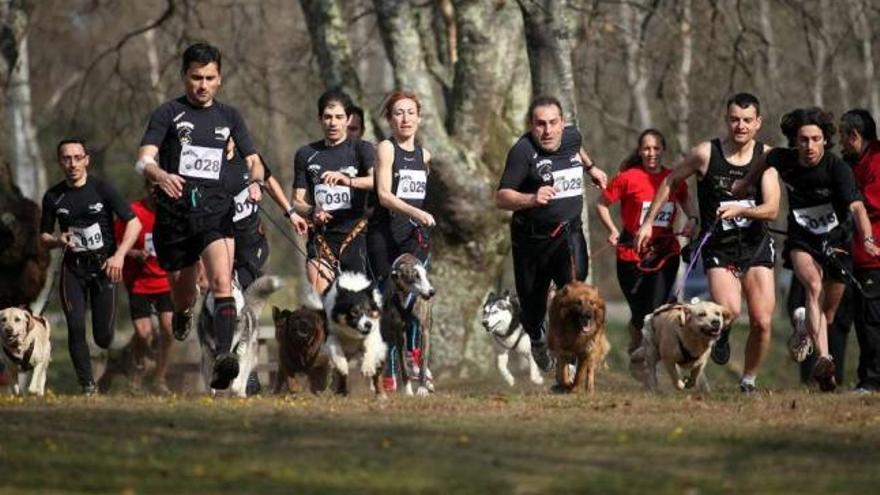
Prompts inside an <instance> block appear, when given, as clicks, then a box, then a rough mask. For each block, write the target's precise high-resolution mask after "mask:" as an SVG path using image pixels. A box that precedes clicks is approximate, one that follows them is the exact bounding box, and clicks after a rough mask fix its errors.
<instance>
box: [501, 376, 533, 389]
mask: <svg viewBox="0 0 880 495" xmlns="http://www.w3.org/2000/svg"><path fill="white" fill-rule="evenodd" d="M532 381H534V380H532ZM504 383H506V384H507V386H508V387H512V386H514V385H516V380H514V379H513V377H511V378H507V377H504Z"/></svg>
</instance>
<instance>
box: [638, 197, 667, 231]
mask: <svg viewBox="0 0 880 495" xmlns="http://www.w3.org/2000/svg"><path fill="white" fill-rule="evenodd" d="M650 209H651V202H650V201H643V202H642V215H641V216H640V217H639V225H642V223H644V222H645V217H646V216H647V215H648V210H650ZM674 214H675V203H673V202H672V201H667V202H665V203H663V207H662V208H660V211H658V212H657V216H656V217H654V223H653V226H654V227H669V224H670V223H672V215H674Z"/></svg>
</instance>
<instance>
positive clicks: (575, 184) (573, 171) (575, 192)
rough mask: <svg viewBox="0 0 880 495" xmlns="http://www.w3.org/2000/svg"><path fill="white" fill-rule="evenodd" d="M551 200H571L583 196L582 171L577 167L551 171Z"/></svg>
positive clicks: (581, 168)
mask: <svg viewBox="0 0 880 495" xmlns="http://www.w3.org/2000/svg"><path fill="white" fill-rule="evenodd" d="M553 189H556V196H553V199H562V198H573V197H576V196H582V195H583V194H584V169H583V167H581V166H580V165H578V166H577V167H571V168H564V169H562V170H555V171H553Z"/></svg>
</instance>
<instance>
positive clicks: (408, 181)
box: [395, 169, 428, 199]
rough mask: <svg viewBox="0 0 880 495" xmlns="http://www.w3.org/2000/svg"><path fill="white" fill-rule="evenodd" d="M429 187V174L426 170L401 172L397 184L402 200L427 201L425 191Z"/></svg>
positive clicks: (399, 196)
mask: <svg viewBox="0 0 880 495" xmlns="http://www.w3.org/2000/svg"><path fill="white" fill-rule="evenodd" d="M427 186H428V174H426V173H425V171H424V170H407V169H403V170H401V171H400V178H399V179H398V182H397V193H396V194H395V195H396V196H397V197H398V198H400V199H425V190H426V189H427Z"/></svg>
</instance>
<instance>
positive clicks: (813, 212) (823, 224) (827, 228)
mask: <svg viewBox="0 0 880 495" xmlns="http://www.w3.org/2000/svg"><path fill="white" fill-rule="evenodd" d="M792 213H793V214H794V221H795V222H797V224H798V225H800V226H801V227H803V228H805V229H807V230H809V231H810V232H812V233H814V234H827V233H828V232H831V231H832V230H834V228H835V227H837V226H838V225H840V222H838V221H837V214H836V213H834V208H832V207H831V205H830V204H828V203H826V204H824V205H819V206H811V207H809V208H798V209H796V210H792Z"/></svg>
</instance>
